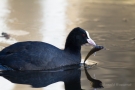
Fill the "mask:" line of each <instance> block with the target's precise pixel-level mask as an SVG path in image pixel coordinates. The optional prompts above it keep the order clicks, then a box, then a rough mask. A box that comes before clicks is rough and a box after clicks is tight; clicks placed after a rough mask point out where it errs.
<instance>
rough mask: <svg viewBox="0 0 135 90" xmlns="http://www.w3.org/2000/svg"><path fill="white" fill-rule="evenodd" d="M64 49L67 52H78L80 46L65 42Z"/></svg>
mask: <svg viewBox="0 0 135 90" xmlns="http://www.w3.org/2000/svg"><path fill="white" fill-rule="evenodd" d="M64 50H65V51H68V52H71V53H80V51H81V46H80V45H74V44H71V43H66V44H65V49H64Z"/></svg>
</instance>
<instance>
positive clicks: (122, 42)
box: [0, 0, 135, 90]
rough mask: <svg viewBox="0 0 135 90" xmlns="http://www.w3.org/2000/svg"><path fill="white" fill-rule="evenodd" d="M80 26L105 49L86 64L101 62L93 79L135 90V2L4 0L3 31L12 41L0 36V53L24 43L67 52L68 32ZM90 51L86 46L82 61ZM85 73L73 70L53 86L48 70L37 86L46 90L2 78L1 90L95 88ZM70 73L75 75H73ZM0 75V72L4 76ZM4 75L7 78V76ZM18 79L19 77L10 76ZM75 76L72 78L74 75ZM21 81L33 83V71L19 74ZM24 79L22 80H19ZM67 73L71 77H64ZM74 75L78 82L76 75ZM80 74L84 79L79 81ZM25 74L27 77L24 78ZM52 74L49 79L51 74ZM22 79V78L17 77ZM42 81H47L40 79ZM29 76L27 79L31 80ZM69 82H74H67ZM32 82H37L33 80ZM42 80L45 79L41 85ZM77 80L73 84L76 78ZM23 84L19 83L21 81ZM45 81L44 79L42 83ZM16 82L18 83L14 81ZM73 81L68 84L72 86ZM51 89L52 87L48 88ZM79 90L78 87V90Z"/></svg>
mask: <svg viewBox="0 0 135 90" xmlns="http://www.w3.org/2000/svg"><path fill="white" fill-rule="evenodd" d="M77 26H79V27H82V28H84V29H85V30H87V31H88V32H89V33H90V36H91V38H92V39H94V41H95V42H96V43H97V44H99V45H103V46H104V47H106V50H101V51H99V52H97V54H96V56H94V55H93V56H91V57H90V58H89V60H87V62H86V63H87V64H92V63H97V65H96V66H94V67H93V68H90V69H88V73H89V75H91V77H92V78H96V79H98V80H100V81H102V83H103V86H104V88H101V90H134V89H135V72H134V71H135V1H134V0H0V33H2V32H6V33H8V34H9V35H10V38H9V39H5V38H4V37H0V49H2V48H4V47H6V46H8V45H10V44H12V43H15V42H18V41H26V40H38V41H43V42H48V43H51V44H53V45H55V46H57V47H59V48H64V43H65V39H66V36H67V34H68V33H69V32H70V31H71V29H73V28H74V27H77ZM90 49H91V47H89V46H83V47H82V61H83V59H84V58H85V56H86V55H87V53H88V52H89V50H90ZM85 72H86V71H85V70H84V69H81V71H80V70H75V71H74V70H71V72H70V71H67V72H65V73H64V72H63V74H60V73H58V74H60V75H58V74H57V73H53V74H52V79H51V80H55V79H56V78H55V77H53V75H56V76H59V77H60V76H61V77H62V75H63V77H64V76H65V77H64V78H61V79H60V80H57V81H58V82H57V83H56V82H55V83H53V84H51V85H49V84H48V83H47V82H46V81H49V80H47V79H48V78H49V77H48V78H44V77H43V76H46V77H47V74H50V73H46V72H39V73H41V74H35V72H33V73H32V72H31V73H32V74H33V77H34V76H35V75H42V76H40V78H36V76H35V79H36V80H37V82H35V81H33V82H35V84H36V85H38V84H39V85H42V84H41V83H43V82H45V83H46V85H45V86H46V87H42V88H31V86H30V84H29V85H23V84H13V83H11V82H10V81H8V80H7V79H5V78H3V77H0V90H65V89H64V87H65V86H67V85H69V86H70V85H72V86H73V87H74V86H76V84H75V83H77V82H78V83H77V84H78V85H77V86H79V85H80V87H78V90H79V89H80V88H82V89H84V90H94V88H93V87H92V85H91V83H90V81H89V80H88V78H87V76H86V73H85ZM71 73H72V74H71ZM0 74H1V73H0ZM5 74H7V73H6V72H5ZM11 74H12V75H11V76H13V78H11V79H14V80H15V78H16V77H17V76H15V75H16V74H14V73H11ZM70 74H71V77H70ZM18 75H20V80H21V79H23V80H24V81H25V80H26V82H27V83H29V81H30V80H29V79H30V78H29V77H32V76H29V75H31V74H29V72H27V73H23V74H22V73H21V74H20V73H18ZM21 75H22V76H21ZM66 75H68V76H66ZM75 75H77V76H76V78H75V77H74V76H75ZM79 75H80V77H81V78H80V79H79V78H77V77H79ZM23 76H28V77H27V78H23ZM49 76H50V75H49ZM18 77H19V76H18ZM42 77H43V78H42ZM28 78H29V79H28ZM67 78H70V79H71V81H74V80H77V81H75V83H72V82H70V80H69V79H68V80H69V82H68V81H66V82H68V84H67V83H65V84H64V82H63V80H67ZM32 79H33V78H32ZM39 79H42V80H40V81H41V82H40V81H38V80H39ZM73 79H74V80H73ZM18 80H19V79H18ZM44 80H46V81H44ZM16 82H17V81H16ZM69 83H70V84H69ZM48 85H49V86H48ZM74 90H77V89H74Z"/></svg>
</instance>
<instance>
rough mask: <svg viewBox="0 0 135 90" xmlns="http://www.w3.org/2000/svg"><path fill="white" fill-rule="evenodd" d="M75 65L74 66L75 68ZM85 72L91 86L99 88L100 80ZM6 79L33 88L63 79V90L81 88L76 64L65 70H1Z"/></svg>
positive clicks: (79, 72) (79, 89) (78, 89)
mask: <svg viewBox="0 0 135 90" xmlns="http://www.w3.org/2000/svg"><path fill="white" fill-rule="evenodd" d="M75 67H76V68H75ZM85 73H86V76H87V78H88V80H90V82H92V83H93V84H92V87H93V88H101V87H102V82H101V81H99V80H96V79H93V78H92V77H91V76H90V75H89V73H88V71H87V69H86V68H85ZM0 75H1V76H3V77H4V78H6V79H7V80H9V81H11V82H12V83H16V84H27V85H31V86H32V87H34V88H41V87H46V86H48V85H50V84H53V83H56V82H59V81H63V82H64V83H65V90H82V89H81V80H80V78H81V70H80V68H78V66H74V68H73V69H71V68H70V69H69V68H68V70H66V71H58V70H57V71H3V72H1V74H0Z"/></svg>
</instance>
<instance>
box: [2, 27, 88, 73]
mask: <svg viewBox="0 0 135 90" xmlns="http://www.w3.org/2000/svg"><path fill="white" fill-rule="evenodd" d="M87 38H88V37H87V34H86V32H85V30H83V29H81V28H79V27H77V28H74V29H73V30H72V31H71V32H70V33H69V35H68V37H67V39H66V43H65V49H64V50H61V49H59V48H57V47H55V46H53V45H51V44H48V43H45V42H40V41H25V42H18V43H15V44H13V45H10V46H8V47H6V48H5V49H3V50H2V51H1V52H0V64H1V65H2V66H4V67H8V68H11V69H13V70H49V69H54V68H58V67H62V66H67V65H75V64H79V63H80V61H81V53H80V50H81V45H83V44H85V43H87Z"/></svg>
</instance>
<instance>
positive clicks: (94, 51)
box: [84, 45, 104, 63]
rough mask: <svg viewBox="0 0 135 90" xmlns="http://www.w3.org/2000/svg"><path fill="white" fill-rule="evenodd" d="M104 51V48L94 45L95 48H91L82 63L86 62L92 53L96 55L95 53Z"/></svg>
mask: <svg viewBox="0 0 135 90" xmlns="http://www.w3.org/2000/svg"><path fill="white" fill-rule="evenodd" d="M102 49H104V46H99V45H96V46H95V47H93V48H92V49H91V50H90V51H89V53H88V54H87V56H86V57H85V59H84V63H85V62H86V60H87V59H88V58H89V56H91V55H92V54H93V53H96V52H97V51H100V50H102Z"/></svg>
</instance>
